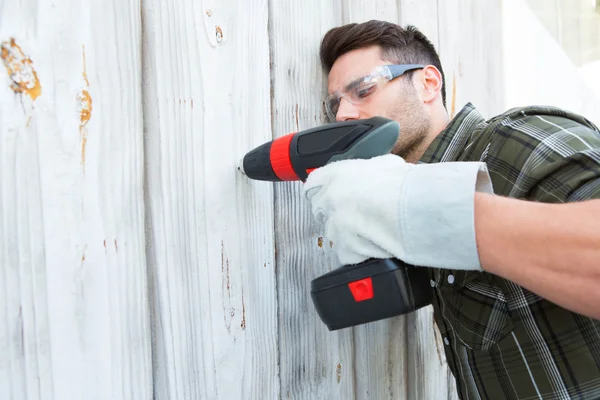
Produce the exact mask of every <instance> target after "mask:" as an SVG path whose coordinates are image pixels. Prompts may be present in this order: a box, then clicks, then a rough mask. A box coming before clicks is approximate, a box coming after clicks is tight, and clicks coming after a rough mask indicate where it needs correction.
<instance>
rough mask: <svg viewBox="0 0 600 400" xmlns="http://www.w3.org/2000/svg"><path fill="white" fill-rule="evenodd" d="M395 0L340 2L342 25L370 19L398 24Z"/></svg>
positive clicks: (344, 0)
mask: <svg viewBox="0 0 600 400" xmlns="http://www.w3.org/2000/svg"><path fill="white" fill-rule="evenodd" d="M398 12H399V10H398V3H397V1H396V0H373V1H362V0H342V23H344V24H348V23H352V22H365V21H369V20H372V19H377V20H383V21H389V22H395V23H397V22H398V19H399V15H398Z"/></svg>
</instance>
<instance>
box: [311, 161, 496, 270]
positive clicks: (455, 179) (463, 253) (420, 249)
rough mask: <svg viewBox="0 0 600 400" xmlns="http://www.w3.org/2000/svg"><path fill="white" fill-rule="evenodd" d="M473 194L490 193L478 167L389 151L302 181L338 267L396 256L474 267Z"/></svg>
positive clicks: (486, 177) (476, 264) (323, 170)
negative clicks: (409, 158)
mask: <svg viewBox="0 0 600 400" xmlns="http://www.w3.org/2000/svg"><path fill="white" fill-rule="evenodd" d="M476 191H484V192H488V193H492V192H493V190H492V184H491V181H490V178H489V175H488V172H487V167H486V165H485V163H483V162H444V163H436V164H409V163H407V162H405V161H404V159H402V158H401V157H399V156H396V155H393V154H387V155H384V156H379V157H374V158H371V159H368V160H363V159H358V160H343V161H336V162H333V163H331V164H328V165H326V166H324V167H321V168H318V169H316V170H314V171H313V172H311V173H310V174H309V176H308V179H307V180H306V182H305V184H304V193H305V195H306V197H307V198H308V200H309V201H310V203H311V207H312V212H313V215H314V217H315V219H316V220H317V221H320V222H323V223H324V224H325V229H326V232H325V235H326V236H327V238H328V239H329V240H331V241H332V242H333V243H334V246H333V248H334V250H335V252H336V255H337V257H338V259H339V261H340V262H341V263H342V264H343V265H346V264H357V263H359V262H362V261H365V260H366V259H368V258H397V259H399V260H402V261H404V262H406V263H409V264H412V265H418V266H427V267H434V268H447V269H464V270H481V264H480V262H479V255H478V252H477V244H476V241H475V224H474V196H475V192H476Z"/></svg>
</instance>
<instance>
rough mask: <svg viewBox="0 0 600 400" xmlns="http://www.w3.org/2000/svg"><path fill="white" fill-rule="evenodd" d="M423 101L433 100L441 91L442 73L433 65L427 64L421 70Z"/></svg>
mask: <svg viewBox="0 0 600 400" xmlns="http://www.w3.org/2000/svg"><path fill="white" fill-rule="evenodd" d="M421 75H422V78H421V79H422V81H421V83H422V85H423V101H424V102H425V103H430V102H432V101H434V100H435V99H436V98H437V97H438V96H439V95H440V94H441V91H442V83H443V82H442V74H441V73H440V71H439V70H438V69H437V68H436V67H435V66H433V65H427V66H426V67H425V68H423V70H422V73H421Z"/></svg>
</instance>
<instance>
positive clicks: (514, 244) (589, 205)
mask: <svg viewBox="0 0 600 400" xmlns="http://www.w3.org/2000/svg"><path fill="white" fill-rule="evenodd" d="M599 221H600V200H590V201H585V202H579V203H568V204H547V203H537V202H525V201H522V200H514V199H509V198H504V197H500V196H493V195H487V194H479V193H478V194H477V195H476V197H475V229H476V235H477V247H478V251H479V256H480V260H481V263H482V266H483V269H484V270H486V271H488V272H490V273H493V274H496V275H499V276H501V277H503V278H506V279H509V280H511V281H513V282H515V283H516V284H518V285H520V286H523V287H525V288H527V289H529V290H531V291H532V292H534V293H536V294H538V295H540V296H542V297H544V298H546V299H548V300H550V301H552V302H554V303H556V304H558V305H560V306H562V307H564V308H567V309H570V310H572V311H575V312H578V313H580V314H584V315H588V316H591V317H593V318H598V319H600V223H599Z"/></svg>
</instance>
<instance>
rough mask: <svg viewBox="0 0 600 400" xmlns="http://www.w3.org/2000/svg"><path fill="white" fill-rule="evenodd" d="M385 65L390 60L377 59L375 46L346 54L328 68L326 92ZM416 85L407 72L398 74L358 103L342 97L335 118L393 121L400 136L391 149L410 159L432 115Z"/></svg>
mask: <svg viewBox="0 0 600 400" xmlns="http://www.w3.org/2000/svg"><path fill="white" fill-rule="evenodd" d="M386 64H392V63H390V62H388V61H384V60H382V59H381V58H380V48H379V47H378V46H372V47H369V48H364V49H356V50H352V51H350V52H348V53H345V54H343V55H342V56H340V57H339V58H338V59H337V60H336V61H335V63H334V64H333V67H332V68H331V71H330V73H329V77H328V90H327V91H328V93H332V92H334V91H336V90H341V91H344V90H345V89H344V88H345V87H346V85H347V84H348V83H350V82H352V81H354V80H356V79H357V78H361V77H364V76H367V75H369V74H370V73H371V72H372V71H373V69H375V67H378V66H381V65H386ZM420 72H421V71H420V70H416V71H415V72H414V73H415V77H414V78H417V76H416V75H417V74H419V73H420ZM415 80H417V81H418V79H415ZM415 86H416V87H417V88H418V85H414V84H413V82H412V81H411V80H410V79H409V78H408V77H407V76H406V75H401V76H399V77H397V78H395V79H393V80H391V81H389V82H387V83H384V84H382V85H380V86H378V87H377V89H376V90H375V91H374V92H373V93H372V94H370V95H369V96H368V97H366V98H364V100H363V101H362V102H361V103H360V104H352V103H351V102H350V101H348V100H347V99H345V98H341V99H340V103H339V108H338V111H337V115H336V120H337V121H348V120H353V119H365V118H370V117H373V116H382V117H386V118H390V119H393V120H396V121H397V122H398V123H399V124H400V139H399V140H398V142H397V143H396V145H395V146H394V149H393V150H392V152H393V153H395V154H398V155H400V156H402V157H404V158H407V159H409V158H411V155H412V153H413V152H414V151H415V150H416V148H418V147H419V145H420V144H421V143H422V142H423V141H424V139H425V137H426V136H427V134H428V132H429V128H430V125H431V121H430V120H431V118H430V116H429V114H428V112H427V109H426V108H425V106H424V104H423V101H422V100H421V98H420V93H419V91H418V90H417V88H416V87H415ZM413 158H414V157H413ZM411 161H413V162H414V161H415V160H411Z"/></svg>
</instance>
